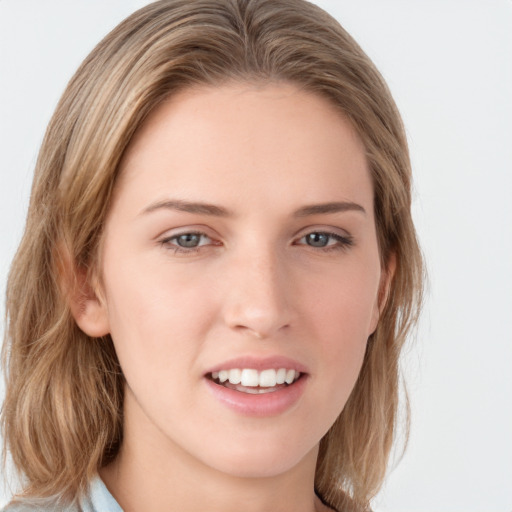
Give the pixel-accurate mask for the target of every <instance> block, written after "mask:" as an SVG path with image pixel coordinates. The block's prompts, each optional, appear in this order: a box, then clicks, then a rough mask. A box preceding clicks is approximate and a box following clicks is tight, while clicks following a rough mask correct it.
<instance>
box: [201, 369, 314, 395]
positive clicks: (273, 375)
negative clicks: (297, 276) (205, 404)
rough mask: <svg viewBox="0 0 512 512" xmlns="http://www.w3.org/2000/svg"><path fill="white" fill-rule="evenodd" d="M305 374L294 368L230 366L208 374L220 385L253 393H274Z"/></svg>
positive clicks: (208, 376)
mask: <svg viewBox="0 0 512 512" xmlns="http://www.w3.org/2000/svg"><path fill="white" fill-rule="evenodd" d="M303 376H304V374H303V373H301V372H299V371H297V370H294V369H292V368H267V369H264V370H261V371H258V370H255V369H254V368H230V369H229V370H219V371H214V372H211V373H209V374H207V375H206V377H207V378H208V379H210V380H211V381H213V382H214V383H215V384H217V385H219V386H223V387H225V388H228V389H232V390H234V391H239V392H241V393H247V394H251V395H260V394H266V393H274V392H276V391H280V390H282V389H285V388H287V387H289V386H291V385H292V384H294V383H295V382H297V381H298V380H299V379H301V378H302V377H303Z"/></svg>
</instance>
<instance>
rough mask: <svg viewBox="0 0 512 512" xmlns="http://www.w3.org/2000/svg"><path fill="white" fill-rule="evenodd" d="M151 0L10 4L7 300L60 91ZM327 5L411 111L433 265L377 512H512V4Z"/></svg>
mask: <svg viewBox="0 0 512 512" xmlns="http://www.w3.org/2000/svg"><path fill="white" fill-rule="evenodd" d="M146 3H149V2H147V1H144V0H73V1H70V0H0V180H1V181H0V287H1V290H2V296H3V291H4V289H5V279H6V276H7V272H8V268H9V264H10V260H11V259H12V256H13V254H14V251H15V249H16V246H17V243H18V241H19V239H20V236H21V233H22V230H23V224H24V217H25V212H26V208H27V204H28V197H29V192H30V186H31V176H32V170H33V167H34V163H35V159H36V156H37V151H38V147H39V144H40V142H41V139H42V136H43V133H44V130H45V126H46V124H47V122H48V120H49V118H50V116H51V114H52V111H53V109H54V107H55V105H56V102H57V100H58V98H59V96H60V95H61V93H62V91H63V89H64V87H65V85H66V83H67V81H68V80H69V78H70V77H71V75H72V73H73V72H74V71H75V69H76V68H77V66H78V65H79V64H80V62H81V61H82V59H83V58H84V57H85V56H86V55H87V53H88V52H89V51H90V50H91V49H92V48H93V46H94V45H95V44H96V43H97V42H98V41H99V40H100V39H101V38H102V37H103V36H104V35H105V34H106V33H107V32H108V31H109V30H110V29H112V28H113V27H114V26H115V25H116V24H117V23H118V22H119V21H121V20H122V19H123V18H124V17H126V16H127V15H128V14H130V13H131V12H132V11H133V10H135V9H136V8H138V7H141V6H143V5H145V4H146ZM316 3H317V4H319V5H320V6H322V7H324V8H325V9H326V10H327V11H329V12H330V13H331V14H333V15H334V16H335V17H336V18H337V19H338V20H339V21H340V22H341V24H342V25H343V26H344V27H345V28H346V29H347V30H348V31H349V32H350V33H351V34H352V35H353V36H354V37H355V39H356V40H357V41H358V42H359V43H360V45H361V46H362V47H363V49H364V50H365V51H366V52H367V53H368V54H369V56H370V57H371V58H372V59H373V60H374V62H375V63H376V64H377V66H378V67H379V69H380V70H381V72H382V73H383V75H384V77H385V78H386V80H387V81H388V84H389V86H390V88H391V90H392V92H393V94H394V97H395V99H396V101H397V104H398V106H399V109H400V110H401V112H402V115H403V118H404V121H405V124H406V128H407V133H408V138H409V143H410V148H411V155H412V161H413V167H414V175H415V202H414V215H415V220H416V223H417V227H418V231H419V235H420V239H421V243H422V246H423V250H424V253H425V256H426V259H427V263H428V270H429V274H430V290H429V294H428V297H427V301H426V305H425V312H424V316H423V321H422V323H421V326H420V329H419V334H418V337H417V339H416V340H415V341H414V342H413V343H411V345H410V347H409V349H408V351H407V354H406V358H405V360H404V368H405V373H406V377H407V381H408V384H409V390H410V395H411V401H412V412H413V416H412V432H411V438H410V443H409V448H408V451H407V452H406V455H405V457H404V458H403V459H402V460H401V462H400V463H399V464H398V465H396V467H394V468H393V469H392V470H391V471H390V474H389V477H388V479H387V481H386V485H385V486H384V488H383V490H382V492H381V493H380V494H379V496H378V497H377V499H376V500H375V502H374V508H375V511H376V512H391V511H393V512H445V511H446V512H459V511H460V512H494V511H496V512H498V511H502V512H511V511H512V199H511V195H512V194H511V192H512V164H511V162H512V2H511V1H510V0H489V1H485V2H484V1H482V0H480V1H477V0H431V1H429V2H427V1H424V0H408V1H407V0H339V1H336V0H318V1H316ZM2 301H3V298H2ZM2 305H3V303H2ZM2 329H3V324H2ZM1 394H2V385H0V396H1ZM7 477H8V475H2V478H0V505H2V504H4V503H5V502H6V501H7V497H8V494H9V489H8V486H7V484H6V482H7V481H8V478H7ZM2 484H3V485H2Z"/></svg>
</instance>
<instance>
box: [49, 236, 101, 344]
mask: <svg viewBox="0 0 512 512" xmlns="http://www.w3.org/2000/svg"><path fill="white" fill-rule="evenodd" d="M54 256H55V262H56V266H57V274H58V279H59V285H60V289H61V292H62V294H63V296H64V297H65V299H66V301H67V303H68V305H69V307H70V310H71V314H72V315H73V318H74V319H75V322H76V323H77V325H78V327H80V329H81V330H82V331H83V332H84V333H85V334H87V335H89V336H91V337H93V338H99V337H101V336H105V335H106V334H108V333H109V332H110V325H109V321H108V310H107V305H106V301H105V300H104V299H103V298H102V296H101V294H100V293H99V291H100V286H99V283H98V282H97V279H95V278H92V277H91V272H89V271H88V269H87V268H85V267H83V266H82V267H77V265H76V264H75V263H74V262H73V261H72V257H71V255H70V252H69V250H68V249H67V247H66V245H65V244H64V243H59V244H57V246H56V251H55V253H54ZM92 279H94V281H95V283H92V282H91V281H92Z"/></svg>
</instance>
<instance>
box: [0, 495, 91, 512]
mask: <svg viewBox="0 0 512 512" xmlns="http://www.w3.org/2000/svg"><path fill="white" fill-rule="evenodd" d="M0 512H81V509H80V507H78V506H76V505H63V504H62V503H59V500H58V499H55V498H35V499H16V500H14V501H12V502H11V503H9V504H8V505H7V506H6V507H5V508H3V509H2V510H1V511H0Z"/></svg>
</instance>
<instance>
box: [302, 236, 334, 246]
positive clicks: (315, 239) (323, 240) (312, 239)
mask: <svg viewBox="0 0 512 512" xmlns="http://www.w3.org/2000/svg"><path fill="white" fill-rule="evenodd" d="M307 241H308V244H309V245H312V246H313V247H325V246H326V245H327V243H328V242H329V235H326V234H325V233H310V234H309V235H308V236H307Z"/></svg>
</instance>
